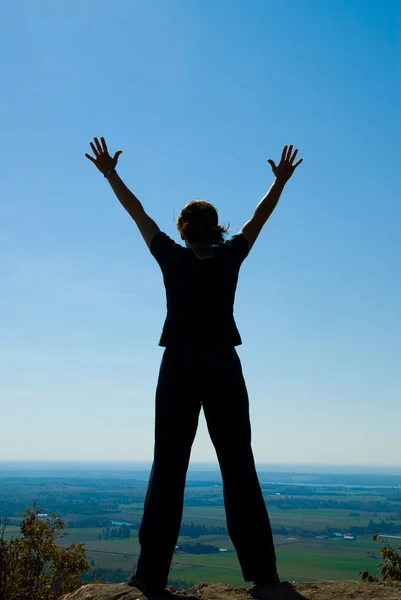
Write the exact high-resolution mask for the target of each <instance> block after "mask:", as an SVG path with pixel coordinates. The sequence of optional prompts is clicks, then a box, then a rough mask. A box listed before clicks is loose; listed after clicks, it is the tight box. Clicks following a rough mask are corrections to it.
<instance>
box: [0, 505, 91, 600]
mask: <svg viewBox="0 0 401 600" xmlns="http://www.w3.org/2000/svg"><path fill="white" fill-rule="evenodd" d="M41 512H42V511H41V510H39V509H38V507H37V506H36V504H33V505H32V508H27V509H26V512H25V514H23V515H22V522H21V525H20V535H18V536H16V537H12V538H11V539H10V540H6V539H5V537H4V534H5V531H6V528H7V526H8V524H9V519H7V518H6V519H1V518H0V600H33V598H34V599H35V600H57V598H59V597H60V596H62V595H63V594H67V593H69V592H72V591H74V590H76V589H77V588H78V587H79V585H80V584H79V577H80V575H81V574H82V573H83V572H85V571H87V570H89V569H90V566H89V564H88V562H87V560H86V552H85V549H84V547H83V544H69V545H68V546H67V547H66V548H61V547H60V546H59V545H58V543H57V542H58V541H59V540H61V539H62V538H64V537H65V536H66V535H67V534H66V532H65V531H64V528H65V524H64V523H63V521H61V520H60V519H57V518H56V516H55V515H54V514H53V513H52V514H51V515H50V516H49V517H45V518H42V517H38V515H39V514H40V513H41Z"/></svg>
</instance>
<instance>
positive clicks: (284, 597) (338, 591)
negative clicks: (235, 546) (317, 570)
mask: <svg viewBox="0 0 401 600" xmlns="http://www.w3.org/2000/svg"><path fill="white" fill-rule="evenodd" d="M145 597H146V596H144V594H142V593H141V592H140V591H139V590H137V589H136V588H131V587H129V586H128V585H127V584H126V583H119V584H114V583H110V584H107V583H106V584H95V585H84V586H83V587H81V588H80V589H79V590H77V591H76V592H74V593H73V594H67V595H65V596H62V598H60V600H142V599H144V598H145ZM150 598H151V599H152V600H153V599H154V600H168V599H169V598H170V599H171V600H220V599H221V598H223V599H225V600H253V599H255V600H350V599H351V598H357V599H358V600H401V582H397V583H362V582H358V581H316V582H311V583H295V584H290V583H287V582H285V583H282V584H280V585H279V586H275V587H274V588H273V587H268V586H254V587H242V586H230V585H221V584H215V583H211V584H207V583H201V584H199V585H197V586H195V587H193V588H191V589H189V590H175V589H173V588H171V587H169V588H167V590H166V591H165V592H164V593H163V594H157V595H153V596H150Z"/></svg>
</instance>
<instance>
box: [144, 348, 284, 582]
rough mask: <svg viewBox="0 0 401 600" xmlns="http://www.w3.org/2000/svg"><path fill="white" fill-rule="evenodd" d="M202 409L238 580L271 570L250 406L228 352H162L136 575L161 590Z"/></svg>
mask: <svg viewBox="0 0 401 600" xmlns="http://www.w3.org/2000/svg"><path fill="white" fill-rule="evenodd" d="M201 405H203V409H204V413H205V417H206V422H207V427H208V430H209V434H210V437H211V439H212V442H213V445H214V447H215V449H216V453H217V458H218V460H219V464H220V468H221V474H222V478H223V489H224V504H225V509H226V517H227V527H228V532H229V534H230V537H231V540H232V542H233V544H234V546H235V548H236V551H237V554H238V559H239V562H240V564H241V568H242V573H243V577H244V579H245V581H253V580H258V579H259V580H263V579H266V578H267V579H268V578H269V577H271V576H272V575H273V574H274V573H275V571H276V557H275V552H274V545H273V537H272V532H271V527H270V522H269V517H268V515H267V510H266V506H265V503H264V500H263V497H262V493H261V489H260V486H259V482H258V478H257V474H256V470H255V463H254V458H253V453H252V449H251V427H250V422H249V403H248V394H247V390H246V386H245V381H244V378H243V375H242V368H241V363H240V360H239V357H238V355H237V352H236V350H235V348H232V347H231V348H230V347H228V348H223V349H219V350H205V351H202V352H194V351H193V350H191V349H188V348H185V349H177V348H167V349H166V350H165V352H164V355H163V359H162V363H161V367H160V374H159V380H158V385H157V391H156V428H155V452H154V462H153V467H152V472H151V475H150V480H149V487H148V491H147V494H146V499H145V507H144V514H143V519H142V524H141V527H140V530H139V542H140V545H141V554H140V557H139V560H138V564H137V569H136V574H137V576H138V578H139V579H140V580H141V581H142V582H144V583H148V584H150V583H152V584H157V585H163V586H165V585H167V578H168V572H169V569H170V564H171V560H172V557H173V553H174V549H175V545H176V543H177V538H178V535H179V530H180V525H181V519H182V510H183V499H184V488H185V479H186V472H187V468H188V463H189V458H190V453H191V446H192V443H193V440H194V438H195V434H196V430H197V426H198V418H199V413H200V409H201Z"/></svg>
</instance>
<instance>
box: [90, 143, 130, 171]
mask: <svg viewBox="0 0 401 600" xmlns="http://www.w3.org/2000/svg"><path fill="white" fill-rule="evenodd" d="M93 141H94V142H95V143H93V142H90V146H91V148H92V151H93V154H94V155H95V158H93V156H91V155H90V154H85V156H86V158H88V159H89V160H90V161H92V162H93V164H94V165H95V166H96V167H97V168H98V169H99V171H100V172H101V173H103V175H105V174H107V173H111V172H112V171H114V169H115V168H116V165H117V161H118V157H119V156H120V154H121V153H122V150H117V152H116V153H115V155H114V156H113V157H111V156H110V154H109V151H108V150H107V145H106V141H105V139H104V137H101V138H100V142H102V143H101V144H100V142H99V140H98V139H97V137H95V138H93Z"/></svg>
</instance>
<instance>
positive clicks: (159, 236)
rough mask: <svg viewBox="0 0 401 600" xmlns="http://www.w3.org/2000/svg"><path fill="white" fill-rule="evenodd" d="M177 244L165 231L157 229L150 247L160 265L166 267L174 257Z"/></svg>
mask: <svg viewBox="0 0 401 600" xmlns="http://www.w3.org/2000/svg"><path fill="white" fill-rule="evenodd" d="M176 246H177V244H176V243H175V242H174V240H172V239H171V238H170V237H169V236H168V235H167V234H165V233H163V231H157V232H156V233H155V234H154V236H153V237H152V239H151V240H150V245H149V249H150V252H151V254H152V255H153V256H154V257H155V259H156V260H157V262H158V263H159V265H160V267H161V268H162V269H164V268H165V267H166V266H168V264H169V262H170V261H171V259H172V256H173V252H174V249H175V247H176Z"/></svg>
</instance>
